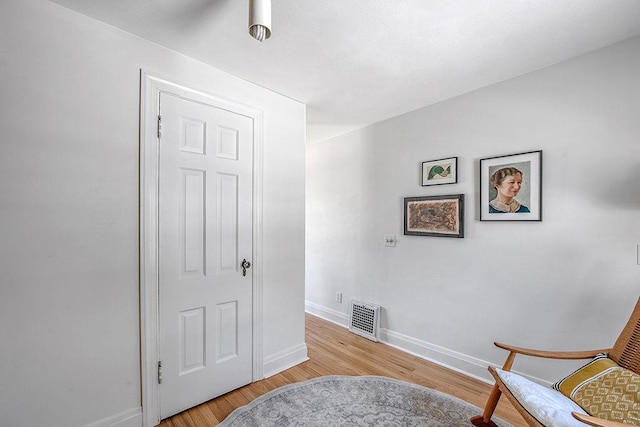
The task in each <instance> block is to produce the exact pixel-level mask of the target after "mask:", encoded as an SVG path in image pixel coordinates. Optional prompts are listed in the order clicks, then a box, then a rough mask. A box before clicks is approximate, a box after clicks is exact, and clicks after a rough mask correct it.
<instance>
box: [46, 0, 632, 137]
mask: <svg viewBox="0 0 640 427" xmlns="http://www.w3.org/2000/svg"><path fill="white" fill-rule="evenodd" d="M52 1H54V2H55V3H58V4H60V5H62V6H65V7H68V8H70V9H73V10H76V11H78V12H80V13H82V14H84V15H87V16H90V17H93V18H95V19H97V20H100V21H103V22H106V23H108V24H111V25H113V26H115V27H118V28H121V29H123V30H125V31H127V32H129V33H132V34H135V35H137V36H139V37H142V38H144V39H147V40H150V41H153V42H155V43H158V44H160V45H162V46H165V47H168V48H170V49H172V50H175V51H177V52H180V53H183V54H185V55H187V56H189V57H192V58H195V59H197V60H199V61H202V62H204V63H207V64H210V65H212V66H214V67H216V68H218V69H221V70H223V71H226V72H229V73H231V74H234V75H236V76H239V77H241V78H243V79H245V80H248V81H251V82H254V83H257V84H258V85H260V86H263V87H266V88H269V89H271V90H274V91H276V92H279V93H281V94H283V95H286V96H288V97H290V98H293V99H296V100H299V101H302V102H304V103H306V104H307V141H309V142H315V141H321V140H324V139H327V138H330V137H333V136H336V135H339V134H342V133H346V132H349V131H351V130H354V129H357V128H361V127H363V126H366V125H369V124H371V123H375V122H378V121H381V120H385V119H388V118H390V117H393V116H396V115H399V114H402V113H405V112H408V111H412V110H415V109H418V108H421V107H424V106H427V105H431V104H434V103H437V102H439V101H442V100H445V99H448V98H451V97H454V96H456V95H459V94H462V93H465V92H469V91H472V90H475V89H478V88H480V87H484V86H487V85H490V84H493V83H496V82H499V81H502V80H505V79H508V78H511V77H514V76H518V75H521V74H523V73H527V72H529V71H533V70H536V69H539V68H542V67H545V66H548V65H550V64H554V63H558V62H560V61H563V60H565V59H568V58H572V57H575V56H578V55H581V54H584V53H587V52H590V51H593V50H596V49H599V48H601V47H604V46H607V45H610V44H613V43H616V42H618V41H622V40H625V39H628V38H631V37H634V36H638V35H640V1H638V0H273V3H272V21H273V22H272V31H273V33H272V36H271V38H270V39H268V40H266V41H264V42H263V43H259V42H258V41H256V40H254V39H252V38H251V37H250V36H249V34H248V32H247V20H248V3H249V2H248V0H52Z"/></svg>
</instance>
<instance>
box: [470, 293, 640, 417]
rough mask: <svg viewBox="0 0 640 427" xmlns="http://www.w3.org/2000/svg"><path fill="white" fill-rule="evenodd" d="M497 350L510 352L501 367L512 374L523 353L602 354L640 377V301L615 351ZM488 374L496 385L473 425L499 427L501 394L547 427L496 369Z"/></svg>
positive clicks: (578, 356) (554, 355)
mask: <svg viewBox="0 0 640 427" xmlns="http://www.w3.org/2000/svg"><path fill="white" fill-rule="evenodd" d="M494 344H495V345H496V346H497V347H500V348H502V349H505V350H507V351H508V352H509V355H508V356H507V359H506V361H505V362H504V365H503V367H502V370H503V371H510V370H511V366H512V365H513V361H514V359H515V357H516V354H523V355H527V356H535V357H544V358H549V359H589V358H592V357H594V356H596V355H597V354H599V353H607V355H608V357H609V358H610V359H612V360H613V361H614V362H616V363H617V364H618V365H619V366H621V367H623V368H626V369H629V370H631V371H633V372H635V373H636V374H640V299H638V302H637V303H636V306H635V308H634V310H633V313H632V314H631V317H630V318H629V321H628V322H627V324H626V326H625V327H624V329H623V330H622V332H621V333H620V336H619V337H618V339H617V340H616V342H615V344H614V345H613V347H612V348H608V349H600V350H590V351H570V352H556V351H542V350H531V349H526V348H520V347H514V346H510V345H506V344H501V343H498V342H496V343H494ZM489 372H490V373H491V375H493V377H494V378H495V380H496V384H495V385H494V386H493V390H492V391H491V394H490V395H489V398H488V399H487V403H486V404H485V407H484V412H483V414H482V415H478V416H475V417H473V418H471V424H473V425H474V426H478V427H497V425H496V424H495V423H494V422H493V421H491V417H492V415H493V412H494V411H495V409H496V406H497V405H498V400H499V399H500V396H501V394H502V393H504V395H505V396H506V397H507V398H508V399H509V401H510V402H511V403H512V404H513V406H514V407H515V408H516V409H517V410H518V412H519V413H520V415H521V416H522V417H523V418H524V420H525V421H526V422H527V424H529V425H530V426H535V427H544V426H543V425H542V424H541V423H540V422H539V421H538V420H537V419H536V418H534V416H533V415H531V414H530V413H529V412H528V411H527V410H526V409H525V408H524V407H523V406H522V405H521V404H520V402H518V400H517V399H516V397H515V396H514V395H513V394H512V393H511V392H510V391H509V389H508V388H507V387H506V385H505V384H504V382H503V381H502V380H501V379H500V377H499V376H498V374H497V373H496V370H495V369H494V368H493V367H492V366H490V367H489ZM573 417H574V418H576V419H578V420H580V421H582V422H583V423H585V424H587V425H592V426H602V427H628V425H627V424H621V423H618V422H613V421H608V420H603V419H599V418H595V417H591V416H589V415H584V414H578V413H576V412H573Z"/></svg>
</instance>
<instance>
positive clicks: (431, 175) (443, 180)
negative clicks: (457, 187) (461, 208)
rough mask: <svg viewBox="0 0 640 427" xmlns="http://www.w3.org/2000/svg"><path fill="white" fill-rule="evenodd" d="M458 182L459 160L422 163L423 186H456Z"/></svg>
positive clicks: (451, 159) (449, 159)
mask: <svg viewBox="0 0 640 427" xmlns="http://www.w3.org/2000/svg"><path fill="white" fill-rule="evenodd" d="M456 182H458V158H457V157H449V158H447V159H439V160H429V161H426V162H422V186H423V187H426V186H428V185H440V184H455V183H456Z"/></svg>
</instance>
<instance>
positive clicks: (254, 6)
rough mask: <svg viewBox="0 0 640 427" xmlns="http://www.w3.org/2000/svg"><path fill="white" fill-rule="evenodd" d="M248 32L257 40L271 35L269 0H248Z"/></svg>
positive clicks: (262, 39)
mask: <svg viewBox="0 0 640 427" xmlns="http://www.w3.org/2000/svg"><path fill="white" fill-rule="evenodd" d="M249 34H251V37H253V38H254V39H256V40H258V41H259V42H261V41H264V40H266V39H268V38H269V37H271V0H249Z"/></svg>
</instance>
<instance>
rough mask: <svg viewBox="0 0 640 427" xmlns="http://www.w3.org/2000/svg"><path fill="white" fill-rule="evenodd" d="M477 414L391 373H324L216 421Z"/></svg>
mask: <svg viewBox="0 0 640 427" xmlns="http://www.w3.org/2000/svg"><path fill="white" fill-rule="evenodd" d="M481 413H482V410H481V409H480V408H478V407H476V406H473V405H471V404H469V403H467V402H465V401H463V400H460V399H458V398H456V397H453V396H449V395H447V394H444V393H441V392H438V391H436V390H431V389H429V388H426V387H422V386H419V385H416V384H411V383H407V382H404V381H398V380H395V379H392V378H386V377H378V376H360V377H358V376H354V377H351V376H326V377H319V378H315V379H312V380H309V381H304V382H301V383H295V384H290V385H286V386H283V387H280V388H278V389H275V390H272V391H270V392H268V393H266V394H264V395H262V396H260V397H258V398H257V399H255V400H254V401H252V402H251V403H249V404H248V405H246V406H243V407H240V408H237V409H236V410H235V411H233V412H232V413H231V414H229V416H228V417H227V418H226V419H225V420H224V421H223V422H222V423H221V424H219V426H220V427H240V426H242V427H251V426H260V427H269V426H273V427H276V426H277V427H282V426H305V427H315V426H318V427H319V426H385V427H387V426H389V427H391V426H394V427H395V426H441V427H457V426H465V427H468V426H470V425H471V423H470V422H469V418H471V417H472V416H474V415H478V414H481ZM494 421H496V423H497V424H498V425H500V426H509V424H507V423H505V422H504V421H501V420H499V419H495V418H494Z"/></svg>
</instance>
